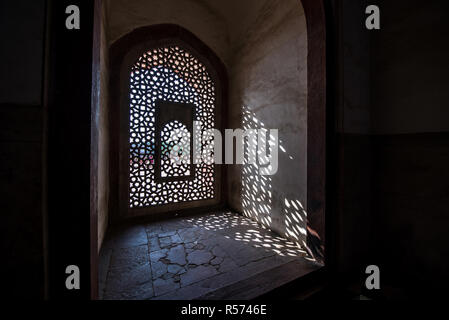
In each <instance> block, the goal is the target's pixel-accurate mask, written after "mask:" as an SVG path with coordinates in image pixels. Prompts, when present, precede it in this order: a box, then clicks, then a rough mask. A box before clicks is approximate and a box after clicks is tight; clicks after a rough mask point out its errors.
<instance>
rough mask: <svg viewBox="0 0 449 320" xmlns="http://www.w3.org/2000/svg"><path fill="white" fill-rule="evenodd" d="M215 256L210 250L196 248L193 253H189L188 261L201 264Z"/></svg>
mask: <svg viewBox="0 0 449 320" xmlns="http://www.w3.org/2000/svg"><path fill="white" fill-rule="evenodd" d="M213 258H214V256H213V255H212V253H210V252H209V251H204V250H195V251H193V252H192V253H189V255H188V256H187V261H189V264H196V265H201V264H206V263H209V261H211V260H212V259H213Z"/></svg>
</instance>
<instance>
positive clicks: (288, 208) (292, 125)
mask: <svg viewBox="0 0 449 320" xmlns="http://www.w3.org/2000/svg"><path fill="white" fill-rule="evenodd" d="M243 32H244V36H243V37H242V38H244V39H245V41H244V42H243V43H241V47H239V48H238V50H237V51H236V52H235V56H234V60H233V62H234V64H233V65H232V67H231V69H230V83H229V85H230V97H229V101H230V102H229V112H228V116H229V122H228V123H229V124H228V126H229V128H234V129H235V128H243V129H252V128H266V129H278V130H279V140H280V150H279V159H278V163H279V165H278V171H277V172H276V173H275V174H274V175H272V176H261V175H259V174H258V168H257V167H255V166H253V165H250V164H248V165H240V166H235V165H232V166H228V202H229V205H230V206H231V207H232V208H233V209H235V210H237V211H238V212H241V213H243V214H244V215H246V216H249V217H251V218H253V219H255V220H257V221H258V222H260V223H262V224H264V225H266V226H268V227H270V228H271V229H273V230H274V231H276V232H278V233H280V234H282V235H286V236H288V237H290V238H292V239H294V240H297V241H299V242H301V243H302V242H303V241H305V234H306V231H305V230H306V210H307V203H306V199H307V32H306V20H305V16H304V11H303V8H302V6H301V5H300V2H299V1H294V0H288V1H285V0H282V1H270V2H266V3H265V4H264V5H263V6H262V7H261V8H260V10H259V11H258V15H257V18H256V19H254V21H253V23H252V24H251V25H249V26H248V29H247V30H243Z"/></svg>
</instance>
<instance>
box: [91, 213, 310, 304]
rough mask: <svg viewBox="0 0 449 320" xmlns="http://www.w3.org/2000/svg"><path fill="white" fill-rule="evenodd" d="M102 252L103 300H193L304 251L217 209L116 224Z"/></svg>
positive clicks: (303, 255) (234, 215)
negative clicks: (194, 213)
mask: <svg viewBox="0 0 449 320" xmlns="http://www.w3.org/2000/svg"><path fill="white" fill-rule="evenodd" d="M101 256H102V262H101V264H102V265H104V264H106V266H102V267H101V268H100V270H103V271H102V273H103V274H100V281H101V282H100V291H101V292H100V294H101V295H102V298H103V299H193V298H196V297H199V296H201V295H205V294H207V293H210V292H211V291H213V290H218V289H220V288H222V287H224V286H227V285H230V284H232V283H235V282H237V281H242V280H244V279H247V278H249V277H252V276H254V275H255V274H258V273H261V272H264V271H267V270H269V269H271V268H275V267H278V266H280V265H283V264H286V263H289V262H292V261H295V260H297V259H302V260H304V259H303V258H304V257H306V251H305V250H304V249H303V248H301V247H299V246H298V244H296V243H293V242H291V241H289V240H286V239H284V238H282V237H281V236H279V235H277V234H275V233H273V232H272V231H270V230H269V229H267V228H266V227H263V226H261V225H259V224H258V223H256V222H255V221H252V220H250V219H248V218H247V217H243V216H241V215H238V214H234V213H231V212H216V213H212V214H207V215H198V216H194V217H188V218H177V219H173V220H168V221H165V222H159V223H151V224H145V225H137V226H128V227H123V228H121V229H117V230H115V231H113V232H111V233H110V234H109V235H108V238H107V242H106V243H105V246H104V248H103V249H102V254H101ZM304 261H305V260H304Z"/></svg>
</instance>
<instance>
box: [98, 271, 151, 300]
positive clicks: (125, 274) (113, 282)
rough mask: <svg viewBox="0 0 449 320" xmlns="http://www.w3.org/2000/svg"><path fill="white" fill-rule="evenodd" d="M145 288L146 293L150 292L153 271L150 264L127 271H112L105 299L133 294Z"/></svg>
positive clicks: (108, 279)
mask: <svg viewBox="0 0 449 320" xmlns="http://www.w3.org/2000/svg"><path fill="white" fill-rule="evenodd" d="M142 286H145V288H147V289H145V291H146V292H147V293H149V292H150V288H151V269H150V264H149V263H146V264H144V265H141V266H136V267H132V268H127V269H114V270H110V271H109V274H108V278H107V284H106V288H105V295H104V296H105V298H107V297H108V296H111V295H115V293H126V294H131V293H132V292H134V291H136V290H137V291H138V289H139V288H140V289H142Z"/></svg>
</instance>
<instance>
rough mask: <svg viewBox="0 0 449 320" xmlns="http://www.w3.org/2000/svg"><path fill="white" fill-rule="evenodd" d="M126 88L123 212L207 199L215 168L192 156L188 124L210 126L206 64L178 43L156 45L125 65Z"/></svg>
mask: <svg viewBox="0 0 449 320" xmlns="http://www.w3.org/2000/svg"><path fill="white" fill-rule="evenodd" d="M129 90H130V96H129V208H130V209H132V208H145V207H151V206H158V205H169V204H175V203H182V202H189V201H200V200H209V199H213V198H214V196H215V187H214V186H215V184H214V182H215V166H214V164H210V163H209V164H208V163H202V162H200V163H198V164H194V163H193V162H194V161H193V155H192V152H193V150H192V140H193V138H194V137H193V128H194V124H197V125H199V126H200V127H199V129H200V131H201V132H204V131H206V130H210V129H214V128H215V125H216V119H215V106H216V98H217V97H216V88H215V83H214V81H213V79H212V77H211V75H210V74H209V72H208V70H207V68H206V66H205V65H204V64H203V63H202V62H201V61H200V60H199V59H198V58H197V57H196V56H195V55H194V54H192V53H190V52H189V51H188V50H186V49H184V48H182V47H181V46H179V45H168V46H162V47H157V48H154V49H151V50H149V51H147V52H144V53H143V54H142V55H141V56H140V57H139V58H138V59H137V61H136V62H135V63H134V65H133V66H132V67H131V70H130V83H129ZM174 160H176V161H174Z"/></svg>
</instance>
